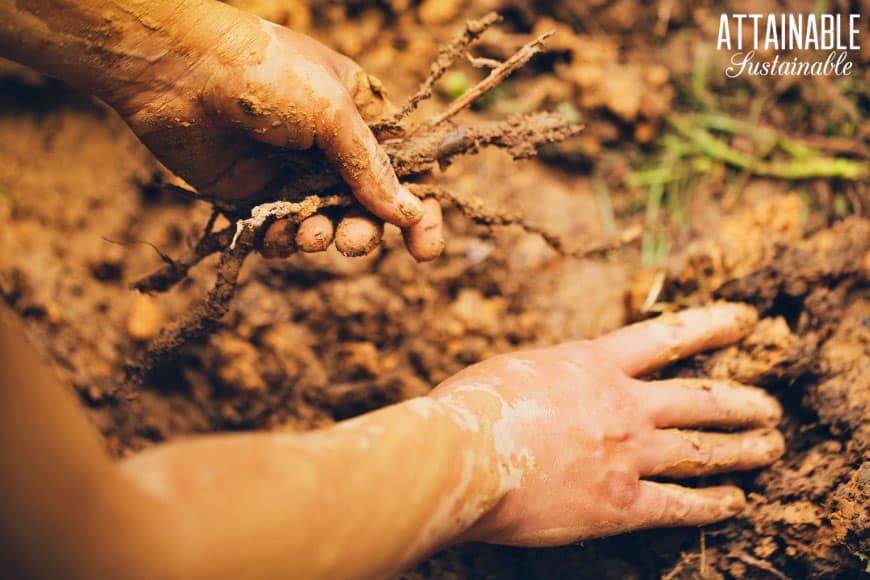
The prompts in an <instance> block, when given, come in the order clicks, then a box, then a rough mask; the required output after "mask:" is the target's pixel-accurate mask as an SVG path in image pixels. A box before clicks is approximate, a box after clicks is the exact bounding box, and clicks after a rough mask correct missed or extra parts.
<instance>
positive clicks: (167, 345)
mask: <svg viewBox="0 0 870 580" xmlns="http://www.w3.org/2000/svg"><path fill="white" fill-rule="evenodd" d="M225 231H226V230H225ZM253 250H254V245H253V238H251V237H248V236H245V237H244V239H242V240H239V243H237V244H236V245H235V247H233V248H226V249H224V250H223V252H221V257H220V262H219V263H218V267H217V278H216V280H215V283H214V286H212V289H211V290H209V292H208V294H207V295H206V296H205V298H204V299H203V300H202V301H200V302H199V303H198V304H196V305H195V306H193V307H192V308H191V309H190V310H189V311H188V313H187V315H185V316H184V317H183V318H181V320H179V321H178V322H176V323H174V324H172V325H171V326H168V327H166V328H164V329H163V330H161V331H160V334H158V335H157V337H156V338H154V340H152V341H151V343H150V344H149V345H148V349H147V351H146V352H145V354H144V355H143V356H142V358H141V360H140V361H139V362H138V363H137V364H136V365H132V366H130V367H128V368H127V377H128V380H127V382H128V383H132V384H134V385H138V384H141V383H142V382H143V381H144V380H145V378H146V377H147V376H148V375H149V374H150V373H151V371H153V370H154V369H155V368H158V367H160V366H161V365H163V364H164V363H166V362H168V361H169V360H170V359H171V358H172V357H173V356H174V354H175V353H176V352H178V350H179V349H180V348H181V347H182V346H184V345H185V344H187V342H188V341H190V340H193V339H196V338H201V337H203V336H205V335H206V333H208V332H209V331H210V330H212V328H213V327H214V325H215V324H216V323H217V322H218V321H219V320H220V319H221V318H223V316H224V314H226V313H227V311H228V310H229V308H230V302H232V299H233V296H234V295H235V293H236V285H237V284H238V280H239V272H240V271H241V268H242V264H243V263H244V261H245V258H246V257H247V256H248V254H250V253H251V252H252V251H253Z"/></svg>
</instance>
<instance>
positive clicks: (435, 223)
mask: <svg viewBox="0 0 870 580" xmlns="http://www.w3.org/2000/svg"><path fill="white" fill-rule="evenodd" d="M443 223H444V221H443V216H442V214H441V204H440V203H438V200H437V199H435V198H432V197H429V198H426V199H424V200H423V217H422V219H420V221H419V222H417V223H416V224H414V225H413V226H411V227H409V228H405V229H403V230H402V236H403V237H404V238H405V246H406V247H407V248H408V252H409V253H410V254H411V255H412V256H414V259H415V260H417V261H418V262H428V261H429V260H434V259H435V258H437V257H438V256H440V255H441V252H442V251H444V230H443V227H442V226H443Z"/></svg>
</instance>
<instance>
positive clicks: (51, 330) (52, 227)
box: [0, 23, 870, 578]
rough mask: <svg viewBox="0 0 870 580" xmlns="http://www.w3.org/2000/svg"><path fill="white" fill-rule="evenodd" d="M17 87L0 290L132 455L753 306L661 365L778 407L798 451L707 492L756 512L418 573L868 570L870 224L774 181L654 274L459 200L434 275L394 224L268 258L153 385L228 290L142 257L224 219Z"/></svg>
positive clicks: (581, 191) (558, 210)
mask: <svg viewBox="0 0 870 580" xmlns="http://www.w3.org/2000/svg"><path fill="white" fill-rule="evenodd" d="M300 26H304V23H303V24H301V25H300ZM351 48H352V47H351ZM426 48H427V49H428V48H429V47H428V46H427V47H426ZM345 51H346V52H352V50H349V49H347V47H345ZM22 75H24V76H22ZM0 84H2V86H3V90H2V91H0V95H3V97H2V107H0V158H2V159H3V160H4V162H3V163H2V164H0V184H2V190H0V220H2V224H3V227H2V228H0V294H2V296H3V298H4V300H5V301H6V302H7V303H9V304H10V305H11V306H12V307H13V308H14V309H15V310H16V311H17V312H18V313H19V314H20V315H21V316H22V317H23V318H24V319H25V320H26V321H27V323H28V328H29V331H30V333H31V339H32V341H33V342H34V343H35V344H36V345H37V346H38V347H39V348H41V349H42V350H43V351H44V352H45V353H46V354H47V356H48V357H49V358H50V359H51V360H52V361H53V362H54V363H55V364H56V366H57V368H58V370H59V372H60V373H61V375H62V376H63V378H64V380H65V382H66V384H70V385H73V386H74V388H75V389H76V390H77V392H78V394H79V395H80V397H81V399H82V401H83V402H84V404H85V405H86V407H87V410H88V413H89V414H90V416H91V418H92V420H93V421H94V423H95V424H96V425H98V427H99V428H100V430H101V431H102V433H103V434H104V436H105V440H106V445H107V447H108V448H109V450H110V451H111V452H112V453H113V454H114V455H115V456H119V457H121V456H125V455H127V454H131V453H135V452H137V451H139V450H141V449H144V448H147V447H149V446H151V445H154V444H157V443H159V442H161V441H166V440H168V439H171V438H172V437H176V436H180V435H185V434H191V433H208V432H215V431H222V430H239V429H273V430H288V431H301V430H306V429H312V428H317V427H322V426H325V425H329V424H332V423H333V422H335V421H338V420H341V419H344V418H347V417H351V416H354V415H357V414H360V413H363V412H366V411H369V410H372V409H376V408H379V407H381V406H384V405H387V404H390V403H394V402H397V401H401V400H404V399H407V398H410V397H415V396H419V395H422V394H425V393H426V392H427V391H428V390H429V389H430V388H431V387H432V386H433V385H435V384H437V383H438V382H440V381H441V380H443V379H445V378H446V377H448V376H450V375H451V374H453V373H455V372H457V371H458V370H460V369H461V368H463V367H465V366H467V365H469V364H472V363H474V362H476V361H479V360H481V359H483V358H486V357H488V356H490V355H492V354H496V353H499V352H505V351H509V350H514V349H517V348H521V347H527V346H536V345H547V344H554V343H557V342H560V341H564V340H568V339H577V338H583V337H593V336H596V335H598V334H600V333H602V332H605V331H607V330H610V329H613V328H616V327H618V326H620V325H621V324H624V323H626V322H629V321H632V320H636V319H640V318H644V317H646V316H648V315H649V314H648V311H649V310H650V304H655V305H659V306H661V307H662V308H667V309H675V308H681V307H686V306H694V305H701V304H705V303H708V302H710V301H712V300H716V299H728V300H736V301H743V302H748V303H750V304H752V305H754V306H756V307H757V308H758V309H759V311H760V312H761V313H762V318H761V320H760V322H759V324H758V325H757V327H756V328H755V330H754V331H753V332H752V334H751V335H750V336H749V337H747V338H746V339H744V340H743V341H742V342H741V343H740V344H739V345H737V346H735V347H731V348H728V349H725V350H723V351H720V352H715V353H707V354H703V355H700V356H697V357H695V358H694V359H692V360H689V361H686V362H683V363H680V364H678V365H676V366H674V367H673V368H669V369H666V370H665V371H663V372H662V375H666V376H675V375H682V376H709V377H727V378H731V379H735V380H739V381H741V382H744V383H748V384H755V385H759V386H761V387H764V388H765V389H767V390H769V391H770V392H772V393H774V394H775V395H776V396H777V397H778V398H779V399H780V400H781V401H782V403H783V405H784V408H785V416H784V419H783V422H782V424H781V427H782V428H783V429H784V432H785V435H786V440H787V445H788V448H787V452H786V455H785V456H784V457H783V459H782V460H781V461H779V462H778V463H777V464H775V465H774V466H773V467H771V468H769V469H766V470H761V471H758V472H751V473H746V474H732V475H728V476H723V477H716V478H707V479H705V480H702V481H698V482H690V483H692V484H695V483H697V484H698V485H707V484H713V483H719V482H728V483H734V484H737V485H740V486H741V487H743V488H744V489H745V490H746V491H747V494H748V497H749V507H748V508H747V510H746V511H745V512H744V513H743V514H741V515H740V516H738V517H737V518H734V519H732V520H730V521H727V522H724V523H722V524H718V525H714V526H708V527H706V528H704V529H702V530H699V529H674V530H654V531H648V532H640V533H635V534H630V535H626V536H621V537H617V538H611V539H604V540H597V541H591V542H586V543H585V544H583V545H582V546H569V547H565V548H559V549H546V550H525V549H516V548H502V547H494V546H484V545H470V546H462V547H458V548H453V549H450V550H448V551H446V552H444V553H441V554H438V555H436V556H435V557H433V558H432V559H430V560H428V561H426V562H424V563H422V564H420V565H419V566H418V567H417V568H416V569H415V570H413V571H410V572H408V573H406V574H405V575H404V577H407V578H487V577H490V578H562V577H564V578H657V577H667V578H691V577H700V576H703V577H705V578H731V577H734V578H743V577H751V578H768V577H769V578H804V577H817V578H836V577H840V578H854V577H857V576H858V575H859V574H861V572H862V570H863V569H864V567H865V565H866V559H867V556H868V555H870V538H868V535H867V523H868V521H870V514H868V510H870V460H868V455H870V451H868V449H870V421H868V417H870V300H868V296H867V286H868V284H867V283H868V277H870V252H868V247H870V221H868V220H867V219H865V218H862V217H858V216H852V217H848V218H846V219H843V220H840V221H836V222H835V223H833V224H832V225H829V224H827V223H826V224H824V226H823V227H813V228H812V229H809V230H808V229H807V227H806V226H805V225H804V220H803V219H802V215H801V214H802V205H801V201H800V199H799V198H798V197H797V196H796V195H792V194H788V193H786V192H785V191H778V192H773V193H771V194H770V195H769V196H767V197H766V198H765V199H763V200H762V201H760V202H757V203H755V202H754V203H750V204H749V205H748V207H746V208H744V209H742V210H740V211H737V212H734V214H733V215H730V216H728V217H723V218H721V219H717V221H716V223H717V227H716V228H715V233H712V234H710V235H708V236H707V237H706V238H705V239H702V240H698V241H695V242H693V243H691V244H689V245H688V246H686V247H685V248H684V249H683V250H682V251H680V252H679V253H678V255H677V256H676V257H675V258H674V259H673V260H671V261H670V262H669V264H668V265H667V266H666V267H662V268H658V269H654V270H643V271H639V272H637V271H633V268H632V267H631V266H630V265H629V264H632V263H636V256H631V255H626V254H618V255H615V256H613V257H612V258H610V259H599V260H586V261H577V260H571V259H568V258H564V257H562V256H559V255H558V254H557V253H556V252H554V251H553V250H552V249H550V248H549V247H548V246H547V244H545V243H544V242H543V241H542V240H541V239H540V238H539V237H537V236H535V235H531V234H527V233H525V232H523V231H521V230H520V229H519V228H505V229H503V230H497V231H489V230H486V229H482V228H480V227H477V226H474V225H472V224H470V223H469V221H468V220H467V219H465V218H464V216H462V215H461V214H459V213H458V212H455V211H454V212H448V214H447V216H446V225H447V232H448V238H447V247H446V250H445V255H444V256H443V257H442V258H441V259H439V260H438V261H436V262H434V263H431V264H425V265H418V264H416V263H414V262H413V260H412V259H411V258H410V257H409V256H407V255H406V253H405V252H404V250H403V249H402V245H401V237H400V235H399V234H398V232H396V231H394V230H389V229H388V230H387V235H386V240H385V244H384V246H383V247H382V248H381V249H379V250H378V251H377V252H375V253H374V254H372V255H370V256H368V257H364V258H357V259H347V258H344V257H342V256H340V255H338V254H337V253H336V252H334V251H330V252H328V253H326V254H323V255H295V256H293V257H292V258H291V259H289V260H287V261H267V260H263V259H260V258H258V257H255V258H251V259H249V260H248V262H247V263H246V264H245V267H244V269H243V271H242V275H241V281H240V286H239V290H238V293H237V295H236V297H235V299H234V302H233V304H232V308H231V311H230V313H229V314H228V315H227V316H226V317H225V318H224V319H223V320H222V323H221V325H220V327H219V328H218V329H217V330H216V331H215V332H214V333H212V334H210V335H209V336H208V337H207V338H206V339H203V340H201V341H197V342H195V343H194V344H191V345H189V346H188V347H187V348H186V349H185V350H184V352H183V354H182V356H181V357H179V358H178V359H177V360H176V361H175V362H174V363H173V364H172V365H171V367H169V368H166V369H163V370H162V372H161V373H160V374H159V375H157V376H154V377H152V378H151V380H150V381H149V382H148V383H147V384H146V385H144V386H143V387H142V388H141V389H138V390H137V391H136V392H131V391H130V390H129V388H127V387H125V386H124V385H125V382H124V370H123V369H124V363H125V362H126V361H128V360H135V358H136V356H137V355H139V354H141V352H142V350H143V348H144V344H145V341H147V340H148V339H150V338H152V337H153V336H154V335H155V334H156V333H157V332H158V331H159V329H160V328H161V327H162V326H163V325H164V324H165V323H166V322H167V321H170V320H172V319H174V318H176V317H177V316H179V315H180V314H181V313H182V312H184V310H185V308H187V307H188V305H189V304H190V303H191V301H193V300H194V299H196V298H198V297H201V296H202V295H203V294H204V293H205V292H206V290H207V288H208V286H209V284H210V281H211V280H212V279H213V268H214V261H213V260H211V261H208V262H206V263H205V264H203V265H202V266H200V267H198V268H197V269H195V270H194V271H193V272H192V273H191V278H190V279H188V280H186V281H185V282H183V283H182V284H180V285H179V286H178V287H176V288H175V289H173V290H172V292H171V293H169V294H167V295H160V296H156V297H151V296H145V295H138V294H136V293H133V292H131V291H130V290H129V289H128V284H129V283H130V282H131V281H133V280H135V279H137V278H139V277H141V276H142V275H143V274H146V273H148V272H150V271H151V270H153V269H154V268H155V267H156V266H158V265H159V264H160V260H159V257H157V255H156V254H155V252H154V250H153V249H152V247H151V246H149V245H147V244H141V243H139V242H140V241H143V240H146V241H148V242H150V243H153V244H154V245H156V246H157V247H158V248H160V250H161V251H163V252H166V253H170V254H171V253H173V252H180V251H182V250H183V249H185V248H186V247H188V245H189V244H190V242H191V240H194V239H195V238H196V236H197V235H198V233H199V232H198V231H197V229H198V228H201V224H202V223H204V222H205V221H206V220H207V218H208V213H209V211H208V208H207V207H204V206H203V205H194V204H190V203H189V202H185V201H183V200H178V199H174V198H171V197H168V196H166V195H165V194H163V193H161V192H160V191H159V190H157V189H156V188H154V187H153V183H154V180H155V176H157V175H159V174H160V173H161V171H162V170H161V169H160V168H159V167H158V166H157V164H156V163H155V161H154V160H153V159H152V157H151V156H150V155H149V154H148V152H147V151H146V150H145V149H144V147H142V146H141V144H139V142H138V141H137V140H136V139H135V137H133V136H132V134H130V132H129V131H128V130H127V128H126V127H125V126H124V125H123V123H122V122H121V121H120V120H119V119H117V118H116V117H115V116H114V115H113V114H111V113H109V112H107V111H106V110H105V109H103V108H102V107H100V106H99V105H96V104H95V103H93V102H91V101H90V100H88V99H85V98H82V97H81V96H79V95H76V94H74V93H71V92H69V91H67V90H66V89H64V88H63V87H60V86H59V85H56V84H54V83H52V82H47V81H44V80H42V79H33V78H29V77H27V76H26V74H24V73H22V72H21V71H20V70H12V71H11V72H10V73H9V74H7V75H6V76H3V77H2V78H0ZM443 178H444V180H445V182H446V183H449V184H450V185H451V186H455V187H456V188H457V189H461V190H464V191H481V190H482V191H486V192H492V193H491V194H490V193H487V203H488V204H491V206H492V207H501V206H503V205H504V206H511V207H514V206H516V205H518V204H524V205H525V206H526V207H527V208H528V213H529V215H530V217H531V218H534V219H536V220H539V221H545V222H546V223H548V224H550V226H551V227H552V228H553V229H554V230H555V231H557V232H559V233H560V234H561V235H563V236H567V237H570V238H573V239H595V238H596V237H598V236H600V234H601V225H600V223H599V222H598V219H597V215H598V213H597V208H596V205H595V196H594V192H593V188H592V185H591V183H590V181H589V179H588V178H587V177H585V176H578V175H575V174H571V173H568V172H565V171H563V170H560V169H558V168H555V167H552V166H547V165H544V164H542V163H540V162H538V161H528V162H522V163H520V164H516V163H514V162H513V161H511V160H510V159H508V158H507V157H506V156H504V155H503V154H499V153H497V152H496V153H491V154H485V155H484V156H483V158H482V160H476V161H474V162H471V163H462V162H460V163H458V164H457V165H456V166H455V167H453V168H451V169H450V170H449V171H448V172H446V173H445V175H444V176H443ZM711 231H712V230H711Z"/></svg>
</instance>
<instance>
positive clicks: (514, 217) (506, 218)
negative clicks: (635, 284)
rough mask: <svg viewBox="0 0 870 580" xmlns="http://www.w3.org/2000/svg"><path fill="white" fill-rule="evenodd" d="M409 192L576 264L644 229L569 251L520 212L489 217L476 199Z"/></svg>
mask: <svg viewBox="0 0 870 580" xmlns="http://www.w3.org/2000/svg"><path fill="white" fill-rule="evenodd" d="M408 188H409V189H410V190H411V191H412V192H413V193H414V194H415V195H418V196H420V197H427V196H432V197H435V198H437V199H438V200H439V201H442V202H447V203H451V204H453V205H454V206H456V207H457V208H459V210H460V211H462V213H463V215H465V216H466V217H467V218H469V219H471V220H472V221H473V222H475V223H477V224H480V225H485V226H510V225H516V226H519V227H521V228H522V229H523V230H524V231H526V232H528V233H530V234H535V235H538V236H541V238H543V240H544V241H545V242H547V245H549V246H550V247H551V248H553V249H554V250H555V251H556V252H558V253H559V254H562V255H563V256H568V257H570V258H574V259H578V260H582V259H586V258H592V257H596V256H602V255H606V254H609V253H610V252H613V251H615V250H618V249H619V248H622V247H624V246H626V245H629V244H631V243H634V242H636V241H637V240H639V239H640V237H641V234H642V233H643V228H642V227H641V226H639V225H635V226H632V227H629V228H627V229H626V230H625V231H623V232H622V234H621V235H620V236H619V237H618V238H615V239H612V240H607V241H604V242H598V243H595V244H590V245H587V246H584V247H581V248H568V247H567V245H566V244H565V242H564V240H563V239H562V238H561V236H559V235H558V234H556V233H554V232H551V231H549V230H546V229H545V228H542V227H540V226H537V225H534V224H530V223H527V222H526V221H525V220H524V219H523V214H522V212H519V211H514V212H510V213H508V212H505V213H492V212H489V211H487V210H486V209H485V208H484V207H483V202H482V201H481V200H480V199H479V198H471V199H467V198H463V197H460V196H457V195H455V194H453V193H451V192H448V191H446V190H444V189H442V188H440V187H437V186H433V185H428V184H410V185H409V186H408Z"/></svg>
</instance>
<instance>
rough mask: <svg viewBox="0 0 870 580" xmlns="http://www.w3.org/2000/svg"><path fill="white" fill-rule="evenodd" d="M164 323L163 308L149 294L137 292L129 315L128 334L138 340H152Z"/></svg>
mask: <svg viewBox="0 0 870 580" xmlns="http://www.w3.org/2000/svg"><path fill="white" fill-rule="evenodd" d="M162 325H163V310H162V309H161V308H160V305H159V304H158V303H157V301H156V300H155V299H154V298H153V297H152V296H149V295H148V294H137V295H136V296H135V298H133V304H132V305H131V306H130V313H129V315H128V316H127V334H129V335H130V338H132V339H133V340H138V341H143V342H144V341H146V340H151V339H152V338H154V337H155V336H157V333H158V332H160V328H161V327H162Z"/></svg>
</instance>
